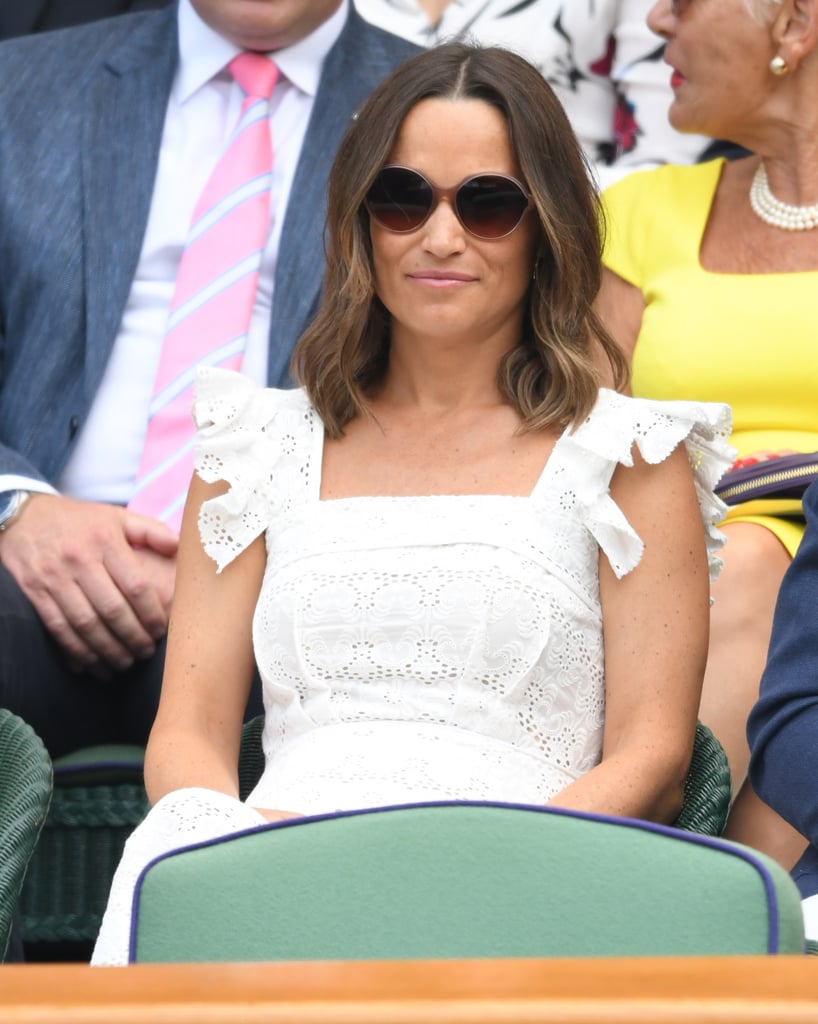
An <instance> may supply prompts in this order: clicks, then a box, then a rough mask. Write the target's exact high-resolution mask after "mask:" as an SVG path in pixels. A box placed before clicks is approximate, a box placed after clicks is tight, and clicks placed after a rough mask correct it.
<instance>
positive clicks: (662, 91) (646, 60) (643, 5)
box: [355, 0, 709, 185]
mask: <svg viewBox="0 0 818 1024" xmlns="http://www.w3.org/2000/svg"><path fill="white" fill-rule="evenodd" d="M651 3H652V0H527V2H523V3H521V2H520V0H355V6H356V7H357V8H358V10H359V11H360V13H361V14H362V15H363V16H364V17H365V18H367V19H368V20H370V21H372V22H374V23H375V24H376V25H379V26H381V27H382V28H385V29H387V30H388V31H389V32H395V33H397V34H398V35H402V36H405V37H406V38H407V39H410V40H411V41H412V42H414V43H417V44H418V45H419V46H433V45H438V44H439V43H441V42H446V41H449V42H451V41H454V40H477V41H479V42H481V43H483V44H485V45H492V46H505V47H508V49H510V50H514V51H515V52H516V53H520V54H522V55H523V56H524V57H527V58H528V60H530V61H531V62H532V64H535V65H536V66H537V67H538V68H539V69H540V71H541V72H542V73H543V75H544V76H545V78H546V79H547V81H548V82H549V84H550V85H551V86H552V88H553V89H554V91H555V92H556V94H557V96H558V97H559V98H560V100H561V101H562V104H563V106H564V107H565V109H566V111H567V113H568V118H569V120H570V121H571V124H572V126H573V128H574V131H575V132H576V134H577V137H578V138H579V140H580V142H581V143H582V145H583V147H584V148H585V152H586V154H587V155H588V157H589V159H590V160H591V161H592V163H593V166H594V169H595V173H596V176H597V177H598V179H599V180H600V182H601V183H602V184H603V185H604V184H608V183H610V182H612V181H615V180H616V179H617V178H620V177H622V175H623V174H625V173H627V172H628V171H631V170H633V169H634V168H635V167H651V166H654V165H656V164H662V163H669V162H677V163H682V162H687V161H692V160H695V159H696V158H697V157H698V156H699V155H700V154H701V153H702V152H703V150H704V149H705V147H706V146H707V144H708V142H709V140H708V139H703V138H699V137H694V136H691V135H683V134H681V133H680V132H677V131H674V130H673V129H672V128H671V127H670V126H669V125H668V123H667V116H666V113H667V106H668V103H669V102H670V100H671V91H670V87H669V84H668V81H667V76H666V75H664V74H663V72H662V63H661V50H662V48H661V45H657V40H656V39H655V37H654V36H652V34H651V32H650V30H649V29H648V27H647V24H646V23H645V18H646V16H647V13H648V10H649V9H650V6H651Z"/></svg>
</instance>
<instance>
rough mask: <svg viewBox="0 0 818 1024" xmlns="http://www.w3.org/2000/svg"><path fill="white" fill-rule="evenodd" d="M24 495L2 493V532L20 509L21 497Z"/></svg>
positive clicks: (0, 526) (0, 494) (0, 515)
mask: <svg viewBox="0 0 818 1024" xmlns="http://www.w3.org/2000/svg"><path fill="white" fill-rule="evenodd" d="M22 493H23V492H22V491H2V492H0V530H2V529H3V527H4V526H5V525H6V523H7V522H8V521H9V520H10V519H11V518H12V516H13V515H14V513H15V512H16V511H17V509H18V508H19V507H20V497H21V495H22Z"/></svg>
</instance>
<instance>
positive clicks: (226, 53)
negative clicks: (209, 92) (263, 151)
mask: <svg viewBox="0 0 818 1024" xmlns="http://www.w3.org/2000/svg"><path fill="white" fill-rule="evenodd" d="M349 3H350V0H342V2H341V5H340V6H339V8H338V10H337V11H336V12H335V13H334V14H332V15H331V16H330V17H329V18H327V20H326V21H325V22H323V24H321V25H319V26H318V28H317V29H315V31H314V32H311V33H310V34H309V35H308V36H305V37H304V38H303V39H299V41H298V42H297V43H293V45H292V46H285V47H284V48H283V49H281V50H276V51H275V62H276V64H277V65H278V69H279V71H280V72H281V74H282V75H284V77H285V78H286V79H287V80H288V81H290V82H292V83H293V85H295V86H296V87H297V88H298V89H300V90H301V92H303V93H305V94H306V95H308V96H315V94H316V92H317V91H318V83H319V81H320V78H321V69H322V67H323V64H324V60H325V58H326V56H327V54H328V53H329V51H330V50H331V49H332V47H333V46H334V45H335V43H336V41H337V39H338V37H339V36H340V34H341V31H342V29H343V27H344V24H345V23H346V19H347V15H348V13H349ZM238 53H241V50H240V49H239V47H238V46H236V45H235V43H231V42H230V40H228V39H225V38H224V36H221V35H219V33H218V32H216V31H215V30H214V29H212V28H211V27H210V26H209V25H207V24H206V23H205V22H204V21H202V19H201V18H200V17H199V15H198V14H197V13H196V11H195V10H194V9H193V7H192V6H191V3H190V0H180V2H179V69H178V72H177V76H176V86H175V89H176V96H177V99H178V101H179V102H180V103H184V102H185V100H187V99H189V98H190V97H191V96H192V95H193V93H194V92H196V91H197V90H198V89H200V88H201V87H202V86H203V85H205V83H207V82H209V81H210V80H211V78H215V76H216V75H218V74H219V73H220V72H221V71H223V70H224V68H226V67H227V65H228V64H229V63H230V61H231V60H232V59H233V58H234V57H235V56H236V55H237V54H238Z"/></svg>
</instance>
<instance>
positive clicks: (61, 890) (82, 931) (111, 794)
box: [20, 764, 148, 943]
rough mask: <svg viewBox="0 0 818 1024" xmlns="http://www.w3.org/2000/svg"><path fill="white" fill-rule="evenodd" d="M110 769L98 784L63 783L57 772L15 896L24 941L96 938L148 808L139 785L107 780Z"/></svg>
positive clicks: (101, 774)
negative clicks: (114, 881) (18, 897)
mask: <svg viewBox="0 0 818 1024" xmlns="http://www.w3.org/2000/svg"><path fill="white" fill-rule="evenodd" d="M112 771H114V772H115V771H116V768H112V767H111V766H110V765H108V764H106V765H104V766H103V765H100V766H99V767H98V774H99V783H98V784H96V785H93V784H86V785H81V786H77V785H66V784H65V782H66V781H67V780H64V779H63V780H61V779H60V776H59V774H58V775H57V776H56V785H55V789H54V797H53V800H52V803H51V810H50V812H49V814H48V818H47V819H46V823H45V827H44V828H43V831H42V834H41V836H40V842H39V843H38V845H37V849H36V851H35V854H34V856H33V858H32V860H31V865H30V868H29V872H28V876H27V878H26V883H25V886H24V887H23V893H22V897H21V900H20V925H21V930H22V934H23V939H24V941H25V942H26V943H55V942H56V943H62V942H88V941H91V940H93V939H94V938H96V935H97V932H98V931H99V926H100V922H101V921H102V914H103V912H104V910H105V904H106V903H107V900H108V891H109V889H110V886H111V879H112V878H113V875H114V871H115V870H116V866H117V864H118V863H119V859H120V857H121V856H122V848H123V847H124V845H125V841H126V839H127V838H128V836H129V835H130V834H131V832H132V831H133V830H134V828H135V827H136V826H137V825H138V824H139V822H140V821H141V820H142V818H143V817H144V815H145V813H146V811H147V809H148V799H147V796H146V795H145V789H144V787H143V785H142V784H141V783H137V782H127V783H124V782H120V783H115V784H110V783H108V782H107V781H105V780H106V776H107V775H108V774H109V773H110V772H112Z"/></svg>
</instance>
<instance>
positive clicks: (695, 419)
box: [560, 388, 735, 582]
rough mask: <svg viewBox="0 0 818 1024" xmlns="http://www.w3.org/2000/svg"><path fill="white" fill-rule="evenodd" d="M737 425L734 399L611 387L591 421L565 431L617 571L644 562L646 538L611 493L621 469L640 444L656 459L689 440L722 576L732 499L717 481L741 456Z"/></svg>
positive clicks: (579, 487) (585, 499)
mask: <svg viewBox="0 0 818 1024" xmlns="http://www.w3.org/2000/svg"><path fill="white" fill-rule="evenodd" d="M730 429H731V410H730V407H729V406H728V405H724V404H721V403H717V402H683V401H675V402H664V401H653V400H651V399H646V398H630V397H628V396H626V395H621V394H618V393H617V392H615V391H610V390H608V389H606V388H605V389H602V390H601V391H600V393H599V398H598V400H597V403H596V405H595V406H594V408H593V410H592V411H591V413H590V414H589V416H588V418H587V419H586V420H585V422H584V423H582V424H580V426H579V427H577V428H576V430H574V431H573V433H571V432H566V433H565V434H564V435H563V437H562V438H561V439H560V447H561V448H562V449H563V454H564V455H565V456H566V457H567V459H568V461H569V462H570V464H571V465H572V466H574V467H578V470H579V476H578V480H577V481H576V486H575V489H576V492H577V493H576V499H577V502H578V504H579V505H581V506H582V507H583V508H584V515H585V522H586V525H587V527H588V529H589V530H590V532H591V533H592V535H593V536H594V538H595V539H596V541H597V543H598V544H599V546H600V548H601V549H602V550H603V551H604V552H605V555H606V557H607V558H608V561H609V562H610V564H611V567H612V568H613V570H614V572H615V573H616V575H617V577H622V576H624V575H625V574H626V573H628V572H630V571H631V570H632V569H634V568H635V567H636V565H637V564H638V562H639V560H640V558H641V557H642V551H643V549H644V545H643V542H642V540H641V538H640V537H639V536H638V534H637V533H636V531H635V530H634V529H633V527H632V526H631V525H630V523H629V522H628V521H627V519H626V518H625V516H624V514H623V512H622V510H621V509H620V508H619V506H618V505H617V504H616V503H615V502H614V500H613V498H612V497H611V495H610V491H609V485H610V481H611V477H612V476H613V473H614V470H615V469H616V467H617V465H623V466H632V465H633V448H634V445H635V446H636V448H637V449H638V450H639V454H640V455H641V456H642V458H643V459H644V460H645V461H646V462H648V463H651V464H654V465H655V464H657V463H660V462H663V461H664V460H665V459H666V458H667V457H668V456H669V455H670V454H671V452H673V450H674V449H675V448H676V447H677V446H678V445H679V444H681V443H682V442H684V445H685V448H686V449H687V455H688V459H689V460H690V468H691V469H692V471H693V480H694V484H695V488H696V496H697V498H698V501H699V509H700V511H701V516H702V522H703V524H704V529H705V539H706V544H707V560H708V566H709V570H710V579H711V582H712V581H713V580H715V579H716V577H717V576H718V574H719V572H720V570H721V566H722V562H721V559H720V558H719V557H718V551H719V550H720V548H721V547H722V546H723V544H724V541H725V538H724V535H723V534H722V533H721V531H720V530H719V529H718V526H717V524H718V523H720V522H721V521H722V520H723V519H724V515H725V512H726V506H725V504H724V502H723V501H722V500H721V499H720V498H718V497H717V496H716V494H715V493H714V491H713V488H714V487H715V486H716V484H717V483H718V481H719V480H720V479H721V477H722V475H723V474H724V473H725V471H726V470H727V469H729V467H730V465H731V464H732V462H733V459H734V457H735V452H734V451H733V449H732V448H731V447H730V445H729V444H728V443H727V439H728V437H729V436H730Z"/></svg>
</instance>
